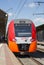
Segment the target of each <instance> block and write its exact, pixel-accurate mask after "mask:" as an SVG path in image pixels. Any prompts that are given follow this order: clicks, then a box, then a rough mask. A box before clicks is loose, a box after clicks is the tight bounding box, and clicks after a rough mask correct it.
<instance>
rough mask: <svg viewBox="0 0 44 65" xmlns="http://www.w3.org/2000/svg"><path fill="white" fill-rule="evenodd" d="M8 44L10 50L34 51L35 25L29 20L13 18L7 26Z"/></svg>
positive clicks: (35, 45) (35, 43)
mask: <svg viewBox="0 0 44 65" xmlns="http://www.w3.org/2000/svg"><path fill="white" fill-rule="evenodd" d="M8 46H9V48H10V49H11V51H12V52H35V51H36V48H37V41H36V27H35V25H34V24H33V22H32V21H31V20H28V19H15V20H12V21H11V22H10V24H9V26H8Z"/></svg>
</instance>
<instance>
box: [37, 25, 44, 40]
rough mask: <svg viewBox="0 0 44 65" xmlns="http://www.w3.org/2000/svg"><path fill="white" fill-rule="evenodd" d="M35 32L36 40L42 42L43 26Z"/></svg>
mask: <svg viewBox="0 0 44 65" xmlns="http://www.w3.org/2000/svg"><path fill="white" fill-rule="evenodd" d="M36 30H37V40H38V41H44V24H43V25H40V26H38V27H36Z"/></svg>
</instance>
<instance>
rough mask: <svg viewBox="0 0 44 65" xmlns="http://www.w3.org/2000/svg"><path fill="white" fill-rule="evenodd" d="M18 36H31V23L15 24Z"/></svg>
mask: <svg viewBox="0 0 44 65" xmlns="http://www.w3.org/2000/svg"><path fill="white" fill-rule="evenodd" d="M14 26H15V34H16V37H30V36H31V24H15V25H14Z"/></svg>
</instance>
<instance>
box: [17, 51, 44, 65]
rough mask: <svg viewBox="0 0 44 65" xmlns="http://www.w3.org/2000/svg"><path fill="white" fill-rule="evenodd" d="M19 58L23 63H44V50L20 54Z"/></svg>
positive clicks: (34, 64) (37, 64)
mask: <svg viewBox="0 0 44 65" xmlns="http://www.w3.org/2000/svg"><path fill="white" fill-rule="evenodd" d="M17 59H18V60H19V62H20V63H21V65H44V52H41V51H37V52H36V53H33V54H32V53H31V54H30V53H29V55H24V56H18V57H17Z"/></svg>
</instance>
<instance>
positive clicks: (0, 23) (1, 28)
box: [0, 9, 8, 38]
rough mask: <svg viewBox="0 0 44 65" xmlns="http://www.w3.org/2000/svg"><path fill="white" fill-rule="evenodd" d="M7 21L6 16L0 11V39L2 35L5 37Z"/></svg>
mask: <svg viewBox="0 0 44 65" xmlns="http://www.w3.org/2000/svg"><path fill="white" fill-rule="evenodd" d="M7 19H8V14H7V13H6V12H5V11H3V10H1V9H0V38H1V36H3V35H4V36H5V30H6V23H7Z"/></svg>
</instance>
